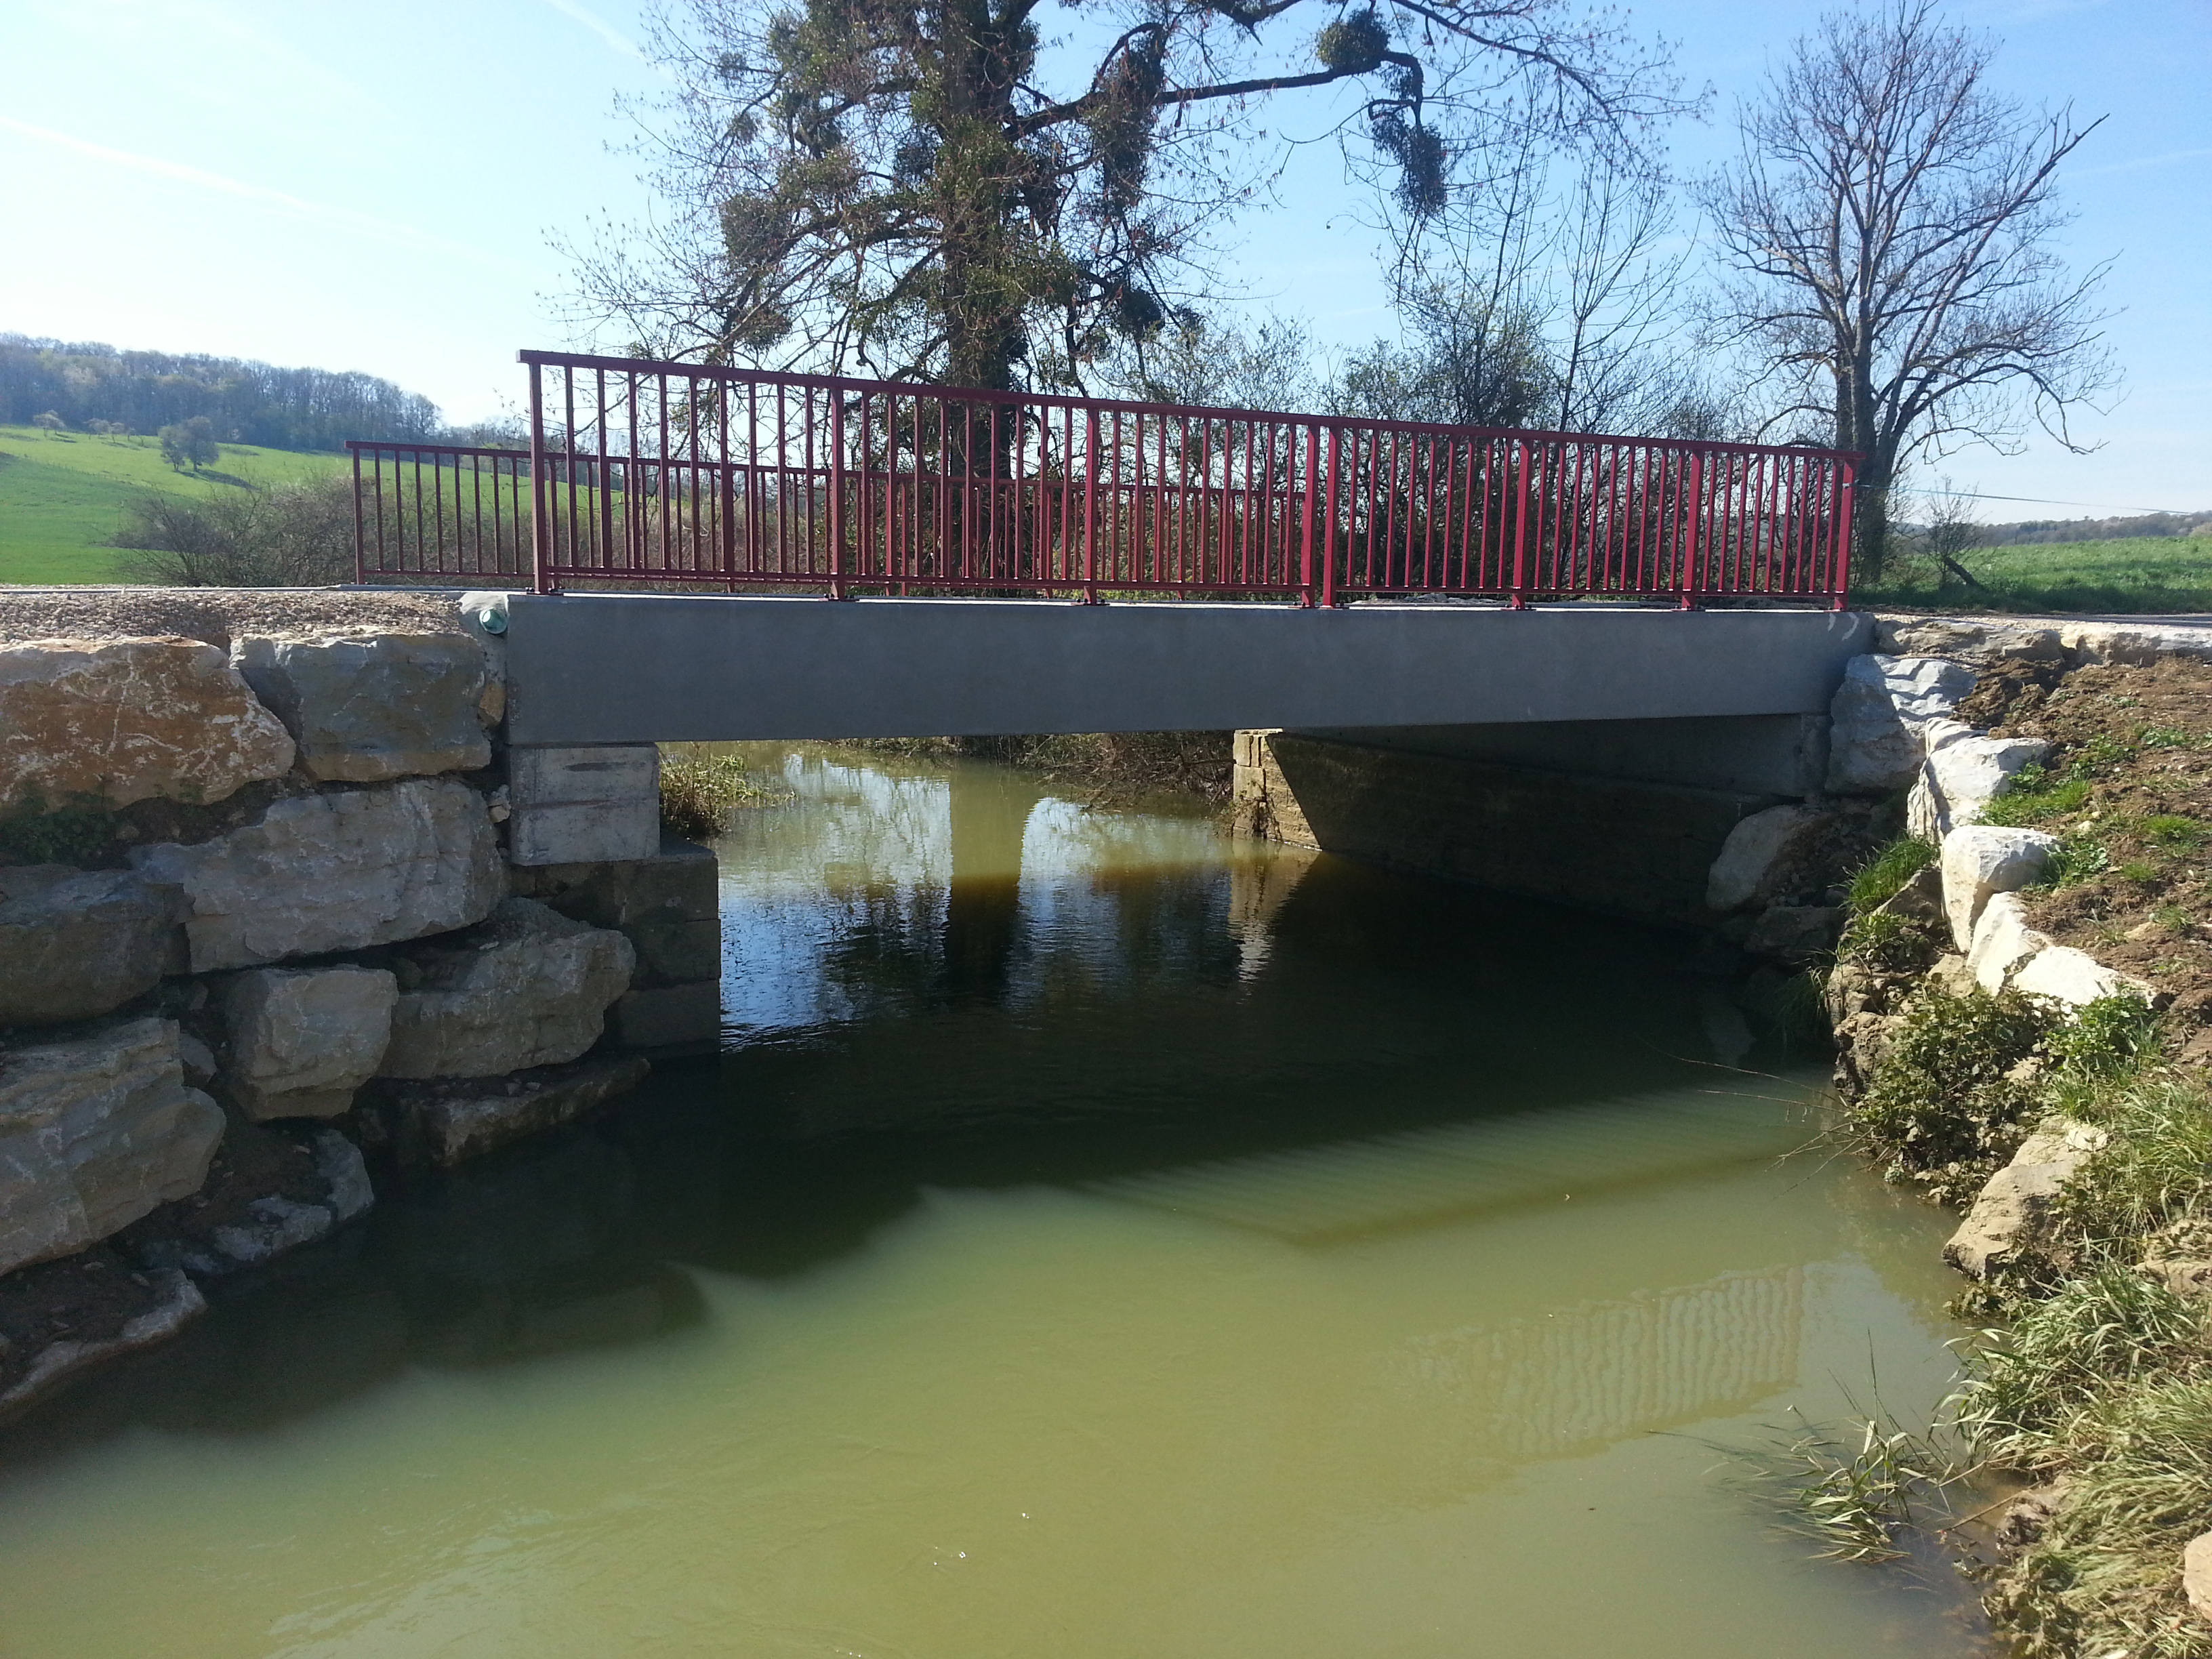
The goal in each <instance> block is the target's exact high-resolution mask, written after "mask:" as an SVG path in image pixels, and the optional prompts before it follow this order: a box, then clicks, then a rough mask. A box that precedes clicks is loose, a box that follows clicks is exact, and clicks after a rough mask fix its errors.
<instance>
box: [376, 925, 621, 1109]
mask: <svg viewBox="0 0 2212 1659" xmlns="http://www.w3.org/2000/svg"><path fill="white" fill-rule="evenodd" d="M406 961H407V963H409V964H410V966H411V970H412V971H411V974H410V981H411V982H410V983H409V984H408V985H407V988H406V989H404V991H403V992H402V993H401V994H400V998H399V1001H398V1006H397V1007H396V1008H395V1009H394V1010H393V1012H392V1044H391V1047H390V1048H387V1049H386V1051H385V1056H384V1064H383V1066H382V1068H381V1074H382V1075H383V1076H386V1077H397V1078H435V1077H464V1078H482V1077H492V1076H495V1075H496V1074H498V1073H502V1072H513V1071H519V1070H521V1069H523V1068H524V1067H526V1066H555V1065H559V1064H561V1063H562V1062H563V1061H566V1060H574V1059H575V1058H576V1057H577V1056H578V1055H579V1054H582V1053H583V1052H584V1051H585V1050H586V1048H590V1047H591V1046H592V1044H593V1043H594V1042H598V1041H599V1036H600V1033H601V1032H602V1031H603V1030H605V1023H606V1011H607V1007H608V1006H609V1005H610V1004H611V1003H612V1002H613V1001H614V1000H615V999H616V998H617V997H619V996H620V995H622V994H623V992H624V991H626V990H628V989H629V981H630V974H631V972H632V970H633V969H635V967H636V965H637V952H636V951H635V950H634V949H632V948H631V945H630V942H629V940H628V939H624V938H623V936H622V935H621V934H620V933H615V932H614V931H612V930H611V929H610V928H604V927H586V926H585V925H584V924H583V923H582V922H580V921H570V920H569V919H568V917H566V916H563V915H558V914H557V913H556V912H554V911H552V910H550V909H548V908H546V907H545V906H544V905H543V904H539V903H538V902H536V901H534V900H532V899H509V900H507V902H505V903H503V904H501V906H500V907H499V908H498V910H497V911H496V912H495V913H494V915H493V916H492V919H491V920H490V921H489V922H488V923H487V924H486V925H485V926H484V927H482V928H479V929H477V930H475V931H474V932H473V933H469V934H467V935H465V936H463V937H462V938H461V939H455V940H452V941H441V942H440V943H438V944H435V945H422V946H418V947H417V948H416V949H415V950H413V951H409V952H407V953H406Z"/></svg>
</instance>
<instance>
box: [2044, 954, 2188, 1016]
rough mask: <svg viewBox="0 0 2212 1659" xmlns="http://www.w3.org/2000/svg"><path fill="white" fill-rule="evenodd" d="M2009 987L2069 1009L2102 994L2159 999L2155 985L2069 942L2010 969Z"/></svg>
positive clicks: (2142, 999)
mask: <svg viewBox="0 0 2212 1659" xmlns="http://www.w3.org/2000/svg"><path fill="white" fill-rule="evenodd" d="M2012 986H2013V989H2015V991H2024V992H2026V993H2027V994H2028V995H2029V996H2033V997H2048V998H2049V999H2050V1000H2052V1001H2053V1002H2063V1003H2064V1004H2065V1005H2066V1006H2068V1007H2069V1008H2086V1007H2087V1006H2088V1005H2089V1004H2091V1003H2093V1002H2095V1001H2097V1000H2099V999H2100V998H2103V997H2133V998H2135V999H2136V1000H2137V1001H2139V1002H2146V1003H2155V1002H2157V1001H2158V1000H2160V997H2159V993H2158V989H2157V987H2155V986H2153V985H2151V984H2149V983H2148V982H2147V981H2143V980H2140V979H2136V978H2133V977H2131V976H2130V975H2126V974H2124V973H2121V972H2120V971H2119V970H2118V969H2116V968H2107V967H2106V966H2105V964H2104V963H2101V962H2100V961H2098V960H2097V959H2096V957H2093V956H2091V955H2090V954H2089V953H2088V952H2087V951H2077V950H2075V948H2074V947H2073V946H2072V945H2051V946H2048V947H2047V948H2045V949H2044V950H2041V951H2037V952H2036V953H2035V954H2034V955H2033V956H2032V957H2029V958H2028V959H2027V962H2026V963H2023V964H2021V966H2020V967H2019V968H2016V969H2014V970H2013V975H2012Z"/></svg>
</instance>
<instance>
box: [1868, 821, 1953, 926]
mask: <svg viewBox="0 0 2212 1659" xmlns="http://www.w3.org/2000/svg"><path fill="white" fill-rule="evenodd" d="M1935 862H1936V848H1935V847H1934V846H1933V845H1932V844H1930V843H1929V842H1924V841H1920V840H1917V839H1916V838H1915V837H1913V836H1902V837H1900V838H1899V839H1898V840H1896V841H1893V842H1890V844H1889V845H1888V846H1887V847H1885V848H1882V849H1881V851H1880V852H1879V853H1876V854H1875V855H1874V856H1873V857H1872V858H1870V859H1869V860H1867V861H1866V862H1865V863H1864V864H1863V865H1861V866H1859V868H1858V871H1857V873H1856V874H1854V875H1853V876H1852V877H1851V885H1850V899H1849V902H1850V907H1851V908H1852V909H1853V910H1854V911H1857V912H1858V913H1859V914H1861V915H1864V914H1865V913H1866V912H1867V911H1869V910H1871V909H1873V908H1875V906H1876V905H1878V904H1883V903H1887V902H1888V901H1889V900H1891V899H1893V898H1894V897H1896V896H1897V894H1898V892H1899V890H1901V889H1902V888H1903V887H1904V885H1905V883H1906V882H1908V881H1911V879H1912V878H1913V877H1915V876H1917V875H1918V874H1919V873H1920V872H1922V871H1923V870H1925V869H1926V868H1927V867H1928V866H1929V865H1931V864H1933V863H1935Z"/></svg>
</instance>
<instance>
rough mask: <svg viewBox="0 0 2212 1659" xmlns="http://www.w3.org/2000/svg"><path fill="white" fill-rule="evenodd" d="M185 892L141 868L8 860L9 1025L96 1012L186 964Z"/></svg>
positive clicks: (1, 998) (1, 919)
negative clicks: (74, 866) (75, 867)
mask: <svg viewBox="0 0 2212 1659" xmlns="http://www.w3.org/2000/svg"><path fill="white" fill-rule="evenodd" d="M184 917H185V896H184V894H183V893H182V892H180V891H179V890H178V889H176V888H174V887H171V886H167V885H165V884H161V883H159V882H154V881H149V880H148V879H147V878H145V877H143V876H142V875H140V874H139V873H138V872H136V871H132V870H72V869H70V867H68V866H66V865H58V864H40V865H19V866H15V867H13V868H10V869H5V870H0V1025H40V1024H53V1023H56V1022H58V1021H61V1020H70V1019H88V1018H91V1017H92V1016H94V1015H95V1014H104V1013H106V1012H108V1011H109V1010H110V1009H112V1008H118V1007H120V1006H123V1004H125V1003H126V1002H128V1001H130V1000H131V998H133V997H135V996H137V995H139V994H141V993H143V992H146V991H150V990H151V989H153V988H154V987H155V985H156V984H158V983H160V981H161V975H163V974H164V973H166V972H167V971H169V969H171V967H172V966H181V965H182V963H181V960H180V958H181V957H182V956H183V945H184V934H183V932H182V930H181V928H180V927H179V924H180V923H181V922H182V921H184Z"/></svg>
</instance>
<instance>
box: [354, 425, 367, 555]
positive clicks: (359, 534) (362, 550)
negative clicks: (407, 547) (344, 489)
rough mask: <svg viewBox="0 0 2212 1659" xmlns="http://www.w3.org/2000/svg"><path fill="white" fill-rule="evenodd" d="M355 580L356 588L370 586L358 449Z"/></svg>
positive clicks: (356, 457)
mask: <svg viewBox="0 0 2212 1659" xmlns="http://www.w3.org/2000/svg"><path fill="white" fill-rule="evenodd" d="M353 579H354V582H355V585H356V586H368V532H367V526H365V525H364V523H363V521H362V512H361V451H359V450H358V449H356V450H355V451H354V452H353Z"/></svg>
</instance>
